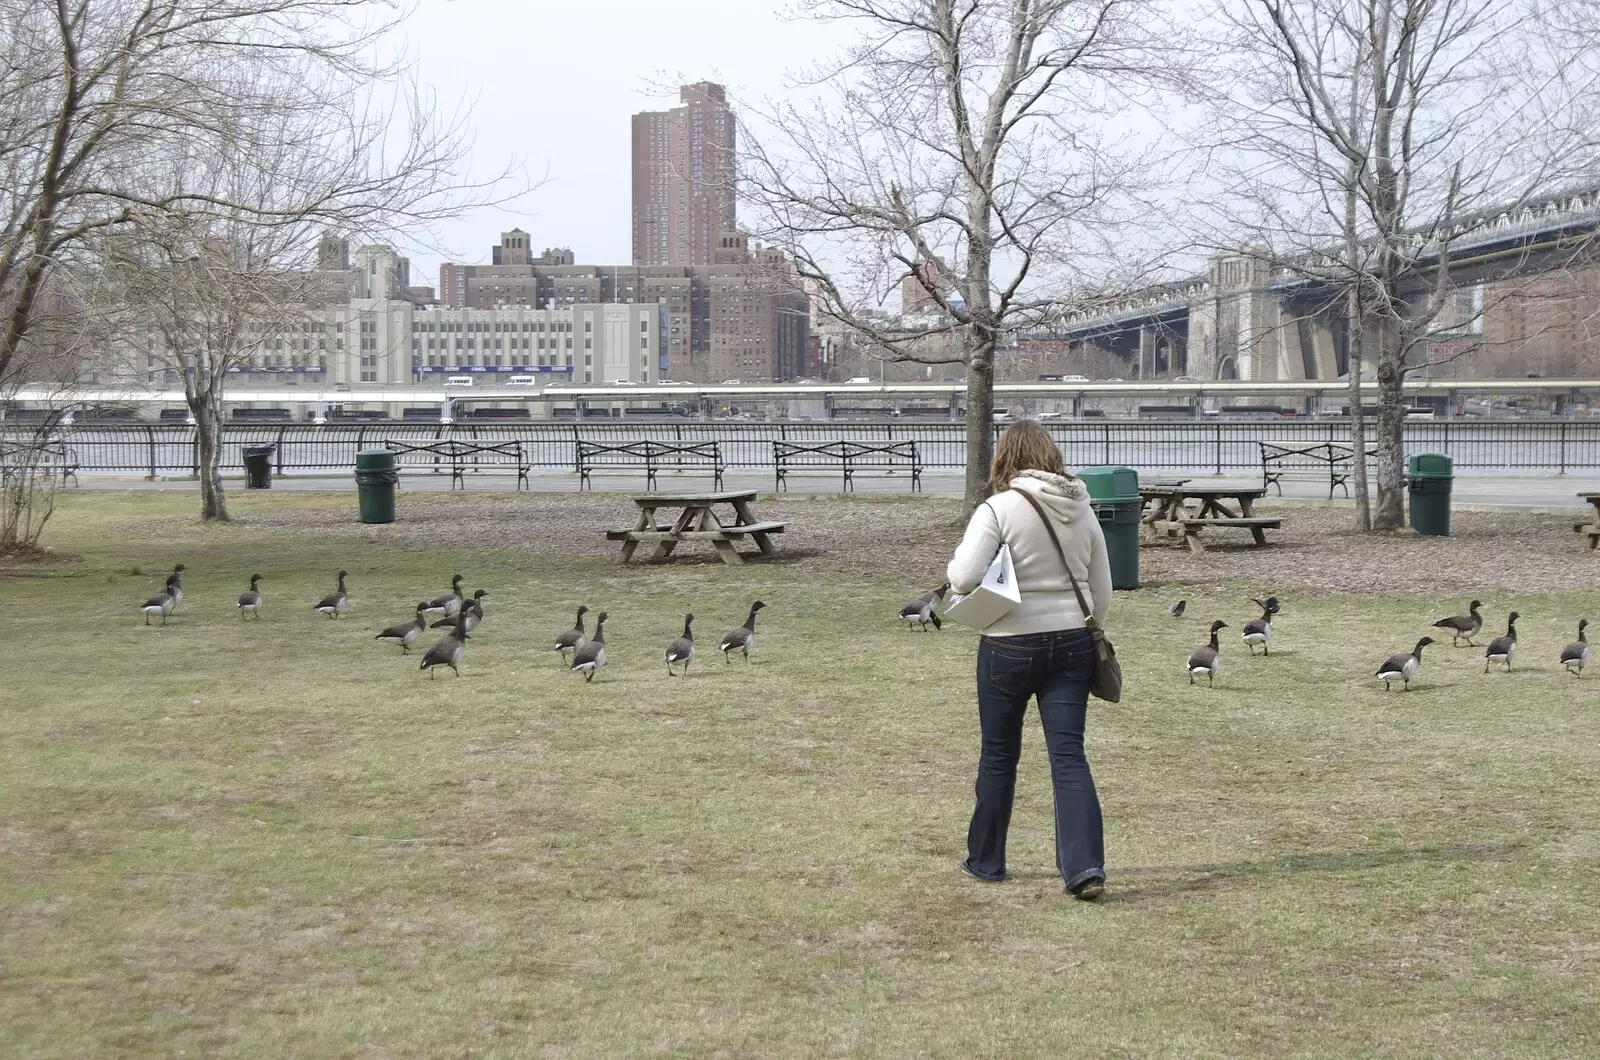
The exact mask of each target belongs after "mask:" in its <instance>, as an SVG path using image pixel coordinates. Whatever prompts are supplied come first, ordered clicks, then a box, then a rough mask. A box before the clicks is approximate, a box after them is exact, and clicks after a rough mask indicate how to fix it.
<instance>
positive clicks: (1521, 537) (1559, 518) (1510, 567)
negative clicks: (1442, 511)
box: [1139, 504, 1600, 597]
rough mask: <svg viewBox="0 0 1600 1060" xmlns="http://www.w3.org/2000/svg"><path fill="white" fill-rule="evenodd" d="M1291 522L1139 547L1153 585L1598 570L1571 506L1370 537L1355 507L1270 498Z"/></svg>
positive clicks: (1405, 583)
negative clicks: (1199, 548)
mask: <svg viewBox="0 0 1600 1060" xmlns="http://www.w3.org/2000/svg"><path fill="white" fill-rule="evenodd" d="M1259 511H1260V513H1261V514H1263V515H1272V516H1280V517H1282V519H1283V528H1282V529H1280V530H1271V531H1268V532H1267V538H1268V541H1269V542H1270V544H1269V545H1268V547H1266V548H1256V547H1255V546H1254V545H1253V544H1251V542H1250V535H1249V534H1248V533H1247V532H1246V531H1242V530H1222V531H1212V532H1209V533H1208V537H1207V548H1206V551H1205V552H1203V553H1200V554H1195V553H1191V552H1190V551H1189V550H1188V549H1186V548H1184V547H1182V546H1181V545H1177V544H1173V545H1167V544H1159V545H1154V546H1147V547H1145V548H1143V549H1141V550H1140V556H1139V565H1140V576H1141V578H1142V579H1143V580H1144V582H1145V583H1146V584H1157V585H1159V584H1163V583H1171V582H1224V581H1243V582H1250V583H1253V584H1257V585H1260V586H1262V587H1263V588H1264V589H1267V588H1271V587H1273V586H1279V585H1292V586H1296V587H1299V588H1302V589H1311V590H1315V591H1319V592H1329V593H1357V594H1376V595H1379V596H1388V597H1396V596H1439V595H1446V596H1450V595H1463V594H1470V593H1473V592H1477V591H1478V590H1480V589H1486V588H1503V589H1508V590H1512V591H1515V592H1523V593H1537V592H1556V591H1560V590H1564V589H1579V588H1587V587H1589V586H1592V585H1593V584H1594V583H1595V578H1596V576H1597V574H1600V554H1596V553H1592V552H1589V551H1588V550H1587V549H1585V548H1584V545H1583V538H1582V537H1581V536H1580V535H1578V534H1575V533H1573V532H1572V521H1573V520H1572V517H1571V516H1570V515H1568V514H1566V513H1556V512H1537V511H1526V510H1516V511H1456V512H1454V513H1453V515H1452V518H1451V527H1450V532H1451V536H1449V537H1421V536H1419V535H1417V534H1415V533H1412V532H1411V531H1410V530H1401V531H1395V532H1392V533H1385V534H1362V533H1358V532H1356V531H1355V530H1353V529H1351V523H1352V522H1353V519H1354V514H1353V509H1351V508H1344V507H1334V506H1326V507H1324V506H1313V505H1301V504H1282V505H1268V506H1264V507H1263V508H1261V509H1259Z"/></svg>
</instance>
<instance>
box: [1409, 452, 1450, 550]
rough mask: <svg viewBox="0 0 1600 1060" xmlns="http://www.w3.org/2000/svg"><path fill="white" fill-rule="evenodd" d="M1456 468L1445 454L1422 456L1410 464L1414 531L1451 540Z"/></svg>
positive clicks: (1414, 458)
mask: <svg viewBox="0 0 1600 1060" xmlns="http://www.w3.org/2000/svg"><path fill="white" fill-rule="evenodd" d="M1455 478H1456V476H1455V471H1454V465H1453V464H1452V462H1451V460H1450V458H1449V457H1448V456H1446V455H1444V454H1443V453H1418V454H1417V455H1416V456H1413V457H1412V458H1411V459H1410V460H1408V461H1406V482H1407V485H1408V487H1409V492H1410V494H1411V529H1413V530H1415V531H1416V532H1417V533H1419V534H1426V535H1428V536H1430V537H1449V536H1450V492H1451V489H1452V483H1454V482H1455Z"/></svg>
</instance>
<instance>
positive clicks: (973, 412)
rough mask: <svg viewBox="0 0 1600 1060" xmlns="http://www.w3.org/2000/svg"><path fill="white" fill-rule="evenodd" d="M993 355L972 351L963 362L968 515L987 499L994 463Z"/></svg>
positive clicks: (988, 352) (989, 350) (988, 349)
mask: <svg viewBox="0 0 1600 1060" xmlns="http://www.w3.org/2000/svg"><path fill="white" fill-rule="evenodd" d="M993 355H994V351H993V349H992V348H987V349H978V350H974V351H973V354H972V359H971V360H970V361H968V363H967V488H966V497H965V500H966V508H967V511H968V512H971V511H973V510H974V509H975V508H977V507H978V505H980V504H982V503H983V502H984V501H985V500H986V499H987V498H988V496H989V465H990V464H992V463H994V361H993Z"/></svg>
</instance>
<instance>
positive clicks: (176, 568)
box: [167, 563, 188, 608]
mask: <svg viewBox="0 0 1600 1060" xmlns="http://www.w3.org/2000/svg"><path fill="white" fill-rule="evenodd" d="M187 569H188V568H187V567H185V566H184V565H183V564H181V563H177V564H174V565H173V567H172V573H171V574H169V575H167V591H168V592H170V593H171V594H172V606H173V608H177V606H178V605H179V604H181V603H183V577H182V575H183V572H184V571H185V570H187Z"/></svg>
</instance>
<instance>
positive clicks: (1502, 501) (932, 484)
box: [82, 470, 1600, 510]
mask: <svg viewBox="0 0 1600 1060" xmlns="http://www.w3.org/2000/svg"><path fill="white" fill-rule="evenodd" d="M1155 477H1158V478H1159V477H1163V476H1161V475H1157V476H1155ZM82 478H83V481H82V486H83V488H85V489H124V490H197V489H199V483H198V482H197V481H196V480H195V479H192V478H165V479H160V480H157V481H155V482H151V481H148V480H146V479H143V478H138V477H134V476H131V475H129V476H116V475H94V474H90V473H87V472H85V473H84V474H83V476H82ZM223 481H224V484H225V485H226V487H227V489H228V490H229V491H230V492H242V491H243V490H244V479H243V478H237V479H235V478H225V479H224V480H223ZM466 481H467V489H468V491H469V492H476V491H484V490H510V489H512V488H513V487H514V486H515V485H516V479H515V477H514V476H508V475H499V474H491V473H488V472H483V473H476V474H469V475H468V476H467V479H466ZM528 481H529V484H530V485H531V486H532V487H533V490H534V492H536V493H575V492H577V489H578V476H577V475H575V474H570V473H566V472H539V471H535V472H532V473H531V474H529V476H528ZM594 481H595V485H596V487H597V488H598V489H600V490H601V491H610V492H617V493H642V492H644V490H645V481H644V476H643V475H632V474H616V475H611V474H596V475H595V476H594ZM1190 481H1191V482H1205V483H1208V484H1215V485H1222V486H1226V485H1238V486H1248V485H1259V484H1260V481H1261V480H1260V477H1259V476H1255V475H1235V476H1228V475H1224V476H1221V477H1212V476H1201V477H1195V478H1191V479H1190ZM922 482H923V486H924V488H925V490H926V491H927V493H929V494H933V495H938V494H945V495H949V494H958V493H960V492H961V488H962V476H961V474H960V473H959V472H956V471H950V470H936V471H924V472H923V474H922ZM658 483H659V486H660V489H661V490H662V491H663V492H667V493H676V492H685V491H690V490H705V489H709V488H710V487H711V479H710V477H709V476H706V475H695V474H685V475H681V476H679V475H671V474H663V475H661V476H660V477H659V479H658ZM909 486H910V480H909V479H908V478H906V477H905V476H903V475H859V476H857V478H856V488H857V491H858V492H859V493H863V494H891V493H905V492H906V491H907V490H908V488H909ZM272 487H273V489H286V490H325V491H337V492H349V493H354V492H355V482H354V480H353V477H352V476H351V475H350V474H338V475H279V476H275V477H274V478H273V480H272ZM723 487H724V488H725V489H730V490H750V489H754V490H760V491H762V492H763V493H770V492H771V491H772V473H771V472H770V471H748V472H746V471H730V472H728V473H727V474H725V475H724V476H723ZM401 488H402V489H403V490H423V491H429V492H432V491H444V490H448V489H449V488H450V476H449V475H447V474H440V475H423V474H408V475H406V476H405V477H404V478H403V479H402V480H401ZM1582 491H1593V492H1600V475H1595V476H1585V475H1564V476H1563V475H1536V474H1530V475H1526V476H1520V477H1510V476H1491V475H1463V476H1460V477H1458V478H1457V479H1456V480H1455V488H1454V500H1455V503H1456V504H1461V505H1480V506H1485V507H1495V508H1581V509H1585V510H1587V509H1588V505H1586V504H1585V503H1584V502H1583V501H1582V500H1580V499H1579V497H1578V493H1579V492H1582ZM790 492H791V493H796V494H812V493H838V492H839V476H838V475H791V476H790ZM1283 495H1284V497H1285V498H1287V499H1295V500H1326V499H1327V496H1328V487H1327V483H1326V480H1323V481H1321V482H1318V481H1313V480H1298V481H1297V480H1295V479H1290V478H1286V479H1285V480H1284V483H1283ZM1276 499H1277V494H1276V491H1271V492H1269V493H1268V496H1267V502H1268V503H1270V502H1271V501H1273V500H1276ZM1334 500H1335V501H1338V502H1341V503H1342V502H1343V501H1344V493H1343V491H1336V492H1335V495H1334Z"/></svg>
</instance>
